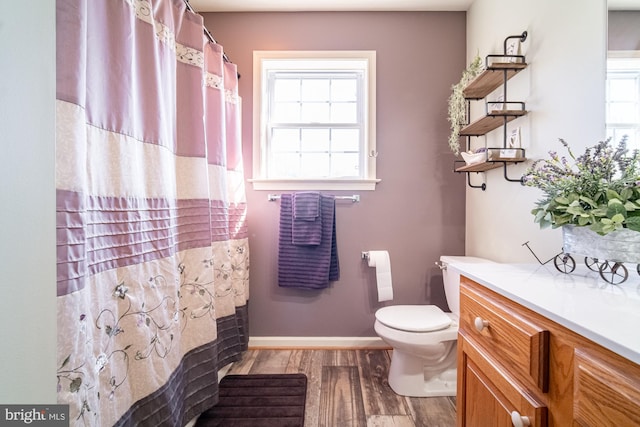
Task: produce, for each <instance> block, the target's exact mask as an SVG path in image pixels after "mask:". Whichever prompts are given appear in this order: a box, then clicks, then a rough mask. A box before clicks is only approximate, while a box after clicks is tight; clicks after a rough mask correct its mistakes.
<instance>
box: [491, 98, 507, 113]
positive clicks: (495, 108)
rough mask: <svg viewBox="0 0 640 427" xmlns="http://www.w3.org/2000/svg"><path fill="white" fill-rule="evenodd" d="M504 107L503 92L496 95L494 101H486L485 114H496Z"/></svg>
mask: <svg viewBox="0 0 640 427" xmlns="http://www.w3.org/2000/svg"><path fill="white" fill-rule="evenodd" d="M504 108H505V105H504V94H501V95H500V96H498V97H497V98H496V100H495V101H492V102H487V114H496V113H498V112H500V111H502V110H504Z"/></svg>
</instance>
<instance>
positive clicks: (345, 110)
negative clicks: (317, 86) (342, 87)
mask: <svg viewBox="0 0 640 427" xmlns="http://www.w3.org/2000/svg"><path fill="white" fill-rule="evenodd" d="M357 121H358V106H357V104H356V103H355V102H349V103H338V104H331V123H356V122H357Z"/></svg>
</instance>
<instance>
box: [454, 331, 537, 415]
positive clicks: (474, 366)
mask: <svg viewBox="0 0 640 427" xmlns="http://www.w3.org/2000/svg"><path fill="white" fill-rule="evenodd" d="M458 346H459V349H460V351H459V353H458V355H459V357H460V358H459V361H458V375H459V376H461V377H462V378H461V379H462V382H463V383H464V385H465V386H464V388H463V389H462V390H460V389H459V390H458V391H459V393H458V397H457V400H458V403H457V406H458V419H459V424H458V425H462V426H465V427H487V426H491V427H511V426H514V425H518V424H516V423H514V421H513V420H514V418H516V419H521V420H522V425H529V426H531V427H546V426H547V425H548V409H547V406H546V404H545V403H544V402H543V401H541V400H540V399H538V398H536V397H535V396H534V395H533V394H531V393H530V392H528V391H527V390H526V389H524V388H522V387H521V386H520V385H519V384H518V382H517V381H516V380H514V379H513V378H511V377H510V376H509V375H508V374H507V373H506V372H504V371H502V368H501V366H500V364H498V363H496V362H495V361H494V360H493V359H492V358H491V357H490V356H489V355H488V354H485V350H483V349H481V348H480V347H478V346H476V344H474V342H473V341H471V340H467V339H466V336H465V333H464V332H461V334H460V337H459V339H458ZM524 417H526V420H524V419H523V418H524ZM527 423H528V424H527Z"/></svg>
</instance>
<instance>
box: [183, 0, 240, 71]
mask: <svg viewBox="0 0 640 427" xmlns="http://www.w3.org/2000/svg"><path fill="white" fill-rule="evenodd" d="M184 4H186V5H187V9H189V12H192V13H198V12H196V11H195V10H193V7H192V6H191V4H189V0H184ZM202 29H203V30H204V34H205V35H206V36H207V38H208V39H209V41H210V42H211V43H215V44H218V42H217V41H216V39H214V38H213V36H212V35H211V33H210V32H209V30H208V29H207V27H205V26H204V25H203V26H202ZM222 59H224V60H225V62H229V63H230V62H231V60H230V59H229V57H228V56H227V54H226V53H224V52H222ZM238 78H240V74H238Z"/></svg>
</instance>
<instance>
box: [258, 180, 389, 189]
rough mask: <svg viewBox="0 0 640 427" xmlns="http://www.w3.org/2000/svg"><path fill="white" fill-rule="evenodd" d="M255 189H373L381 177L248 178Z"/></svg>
mask: <svg viewBox="0 0 640 427" xmlns="http://www.w3.org/2000/svg"><path fill="white" fill-rule="evenodd" d="M247 181H249V182H250V183H251V184H252V185H253V189H254V190H278V191H281V190H291V191H300V190H345V191H371V190H375V189H376V184H377V183H378V182H380V181H381V180H380V179H318V180H309V179H252V178H251V179H248V180H247Z"/></svg>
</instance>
